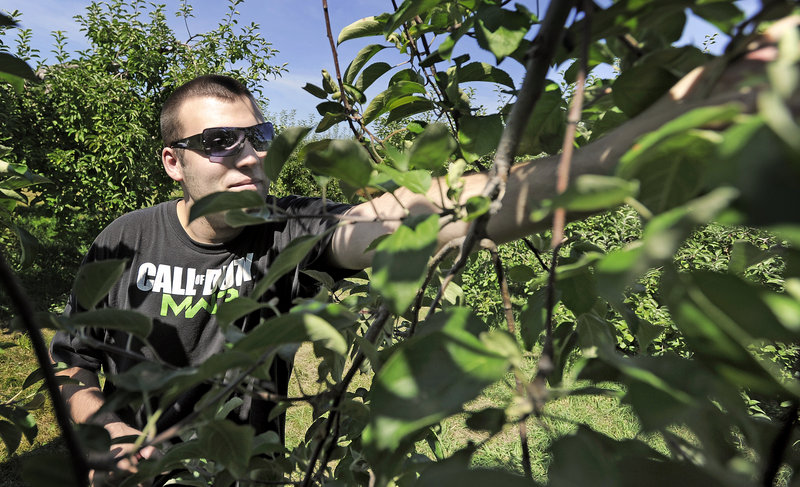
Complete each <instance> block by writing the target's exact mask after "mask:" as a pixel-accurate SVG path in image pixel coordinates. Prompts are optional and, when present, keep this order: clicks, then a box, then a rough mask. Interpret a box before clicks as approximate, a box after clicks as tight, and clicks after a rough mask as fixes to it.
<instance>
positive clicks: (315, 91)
mask: <svg viewBox="0 0 800 487" xmlns="http://www.w3.org/2000/svg"><path fill="white" fill-rule="evenodd" d="M303 89H304V90H306V91H307V92H309V93H311V94H312V95H314V96H316V97H317V98H321V99H323V100H326V99H327V98H328V93H327V92H326V91H325V90H323V89H322V88H320V87H319V86H317V85H315V84H312V83H306V84H305V85H304V86H303Z"/></svg>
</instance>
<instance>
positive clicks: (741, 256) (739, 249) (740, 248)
mask: <svg viewBox="0 0 800 487" xmlns="http://www.w3.org/2000/svg"><path fill="white" fill-rule="evenodd" d="M773 255H774V253H773V252H770V251H767V250H762V249H760V248H758V247H756V246H755V245H753V244H751V243H750V242H748V241H747V240H736V241H734V242H733V245H732V247H731V260H730V262H728V272H730V273H731V274H736V275H739V276H743V275H744V273H745V271H746V270H747V269H748V268H750V267H751V266H754V265H756V264H758V263H759V262H763V261H764V260H766V259H768V258H770V257H772V256H773Z"/></svg>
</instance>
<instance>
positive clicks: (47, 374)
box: [0, 254, 89, 485]
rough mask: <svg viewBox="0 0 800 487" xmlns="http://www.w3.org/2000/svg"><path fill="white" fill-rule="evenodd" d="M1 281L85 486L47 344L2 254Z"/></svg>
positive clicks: (86, 478) (78, 451)
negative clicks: (17, 315) (23, 331)
mask: <svg viewBox="0 0 800 487" xmlns="http://www.w3.org/2000/svg"><path fill="white" fill-rule="evenodd" d="M0 282H2V284H3V287H4V288H5V290H6V292H7V293H8V297H9V298H11V302H12V303H14V306H15V307H16V308H17V311H18V312H19V317H20V319H21V320H22V324H23V325H24V326H25V331H26V332H27V333H28V338H30V340H31V344H32V345H33V351H34V353H35V354H36V360H37V361H38V362H39V367H41V370H42V373H43V374H44V382H45V385H46V386H47V392H48V394H50V400H51V401H52V403H53V411H54V413H55V416H56V421H57V422H58V426H59V428H61V434H62V435H63V436H64V442H65V443H66V444H67V450H68V451H69V455H70V458H71V459H72V466H73V469H74V472H75V480H76V481H77V482H78V485H88V481H89V466H88V464H87V463H86V457H85V455H84V453H83V449H82V448H81V445H80V443H79V442H78V438H77V436H76V435H75V430H74V429H73V428H72V423H70V419H69V414H68V413H67V406H66V404H64V400H63V399H62V397H61V393H60V392H59V390H58V382H57V381H56V376H55V373H54V372H53V368H52V367H51V366H50V354H49V353H48V352H47V345H46V344H45V342H44V338H43V337H42V334H41V332H40V331H39V328H38V327H37V326H36V320H35V318H34V313H33V308H32V307H31V304H30V303H31V302H30V299H29V298H28V296H27V295H26V294H25V291H24V290H23V289H22V286H21V285H20V283H19V281H18V280H17V277H16V276H15V275H14V273H13V272H12V271H11V268H10V267H9V266H8V264H7V263H6V260H5V258H4V257H3V256H2V254H0Z"/></svg>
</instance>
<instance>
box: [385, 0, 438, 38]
mask: <svg viewBox="0 0 800 487" xmlns="http://www.w3.org/2000/svg"><path fill="white" fill-rule="evenodd" d="M439 2H440V0H406V1H404V2H403V3H402V4H400V7H398V8H397V11H396V12H395V13H394V14H392V15H391V16H390V17H389V18H388V19H387V22H386V27H385V28H384V32H385V33H389V32H394V31H395V30H397V29H399V28H400V26H401V25H403V23H404V22H407V21H409V20H411V19H413V18H414V17H416V16H417V15H420V16H425V15H426V12H429V11H430V10H431V9H433V8H434V7H436V6H437V5H438V4H439Z"/></svg>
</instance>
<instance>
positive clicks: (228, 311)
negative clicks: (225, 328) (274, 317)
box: [217, 296, 269, 325]
mask: <svg viewBox="0 0 800 487" xmlns="http://www.w3.org/2000/svg"><path fill="white" fill-rule="evenodd" d="M267 306H269V305H267V304H266V303H261V302H259V301H256V300H255V299H251V298H248V297H246V296H239V297H238V298H236V299H234V300H231V301H226V302H224V303H222V304H221V305H220V307H219V309H218V310H217V321H219V323H220V324H222V325H228V324H230V323H233V322H234V321H236V320H238V319H239V318H242V317H244V316H247V315H249V314H250V313H252V312H254V311H257V310H259V309H262V308H266V307H267Z"/></svg>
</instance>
